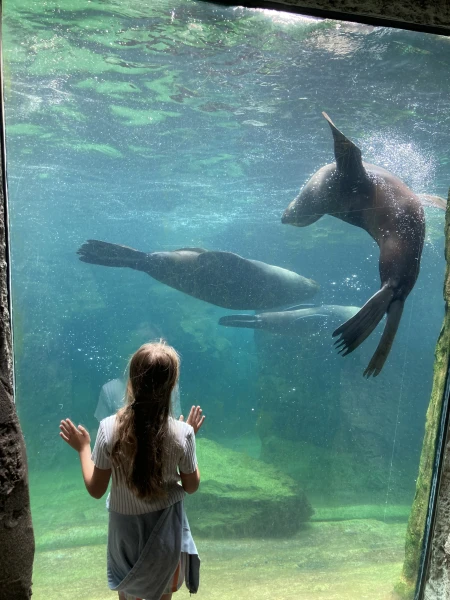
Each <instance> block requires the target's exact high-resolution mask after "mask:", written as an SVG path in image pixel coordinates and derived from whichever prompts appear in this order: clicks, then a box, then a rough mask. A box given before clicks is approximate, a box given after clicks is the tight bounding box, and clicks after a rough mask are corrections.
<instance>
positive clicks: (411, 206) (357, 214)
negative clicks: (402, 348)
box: [281, 113, 431, 377]
mask: <svg viewBox="0 0 450 600" xmlns="http://www.w3.org/2000/svg"><path fill="white" fill-rule="evenodd" d="M322 114H323V116H324V117H325V119H326V120H327V121H328V123H329V125H330V127H331V130H332V132H333V138H334V153H335V157H336V162H335V163H332V164H329V165H325V166H324V167H322V168H321V169H319V170H318V171H317V172H316V173H315V174H314V175H313V176H312V177H311V179H310V180H309V181H308V182H307V183H306V185H305V187H304V188H303V190H302V191H301V193H300V194H299V195H298V196H297V198H295V199H294V200H293V201H292V202H291V203H290V205H289V206H288V207H287V209H286V211H285V212H284V214H283V217H282V219H281V221H282V223H289V224H291V225H296V226H297V227H305V226H306V225H310V224H311V223H314V222H315V221H317V220H318V219H320V217H321V216H322V215H324V214H328V215H332V216H334V217H337V218H338V219H342V220H343V221H345V222H347V223H350V224H352V225H356V226H357V227H362V228H363V229H365V230H366V231H367V232H368V233H369V234H370V235H371V236H372V237H373V239H374V240H375V241H376V242H377V244H378V246H379V248H380V261H379V270H380V278H381V288H380V290H379V291H378V292H377V293H376V294H375V295H374V296H372V298H370V299H369V300H368V301H367V302H366V304H364V306H363V307H362V308H361V310H360V311H359V312H358V313H357V314H356V315H355V316H354V317H352V318H351V319H349V320H348V321H346V322H345V323H344V324H343V325H341V326H340V327H338V328H337V329H336V331H334V332H333V336H340V337H339V339H338V340H337V342H336V345H337V347H338V348H339V352H340V353H342V354H343V356H345V355H346V354H349V353H350V352H353V350H354V349H355V348H357V347H358V346H359V345H360V344H361V343H362V342H363V341H364V340H365V339H366V338H367V337H368V336H369V335H370V334H371V332H372V331H373V330H374V329H375V327H376V326H377V324H378V323H379V321H380V320H381V319H382V318H383V315H384V314H385V313H386V314H387V321H386V325H385V328H384V331H383V335H382V337H381V340H380V343H379V344H378V347H377V349H376V351H375V353H374V355H373V356H372V358H371V360H370V362H369V365H368V367H367V368H366V370H365V371H364V376H365V377H370V376H371V375H373V376H374V377H376V376H377V375H378V374H379V373H380V371H381V369H382V368H383V365H384V362H385V360H386V358H387V356H388V354H389V351H390V349H391V346H392V342H393V341H394V337H395V334H396V332H397V328H398V324H399V322H400V318H401V316H402V312H403V304H404V302H405V300H406V297H407V296H408V294H409V293H410V291H411V290H412V288H413V287H414V284H415V282H416V280H417V276H418V274H419V267H420V258H421V254H422V248H423V241H424V235H425V217H424V212H423V209H422V205H421V202H420V200H419V198H418V197H417V196H416V194H415V193H414V192H413V191H411V190H410V189H409V188H408V187H407V186H406V185H405V184H404V183H403V182H402V181H401V180H400V179H399V178H398V177H396V176H395V175H393V174H392V173H389V171H386V170H385V169H383V168H381V167H377V166H375V165H371V164H368V163H364V162H363V161H362V159H361V151H360V149H359V148H358V147H357V146H355V144H353V143H352V142H351V141H350V140H348V139H347V138H346V137H345V135H343V134H342V133H341V132H340V131H339V130H338V129H337V128H336V127H335V125H334V124H333V122H332V121H331V119H330V118H329V117H328V115H327V114H326V113H322ZM428 198H431V197H428Z"/></svg>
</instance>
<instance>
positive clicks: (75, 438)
mask: <svg viewBox="0 0 450 600" xmlns="http://www.w3.org/2000/svg"><path fill="white" fill-rule="evenodd" d="M59 428H60V429H61V431H60V433H59V435H60V436H61V437H62V439H63V440H64V441H65V442H67V443H68V444H69V446H71V447H72V448H73V449H74V450H76V451H77V452H81V451H82V450H83V449H84V448H85V447H86V446H90V445H91V437H90V435H89V432H88V430H87V429H85V428H84V427H83V426H82V425H78V427H75V425H74V424H73V423H72V421H71V420H70V419H63V420H62V421H61V424H60V426H59Z"/></svg>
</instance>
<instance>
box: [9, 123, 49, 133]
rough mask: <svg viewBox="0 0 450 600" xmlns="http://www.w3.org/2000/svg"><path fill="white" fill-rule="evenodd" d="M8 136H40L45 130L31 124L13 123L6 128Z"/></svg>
mask: <svg viewBox="0 0 450 600" xmlns="http://www.w3.org/2000/svg"><path fill="white" fill-rule="evenodd" d="M6 130H7V132H8V135H36V136H42V135H43V134H44V133H46V132H47V130H46V129H45V128H44V127H42V126H41V125H33V124H32V123H14V124H13V125H8V126H7V128H6Z"/></svg>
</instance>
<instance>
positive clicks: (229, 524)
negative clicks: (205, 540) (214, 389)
mask: <svg viewBox="0 0 450 600" xmlns="http://www.w3.org/2000/svg"><path fill="white" fill-rule="evenodd" d="M197 456H198V461H199V465H200V470H201V479H202V482H201V485H200V490H199V491H198V492H197V493H196V494H194V495H193V496H190V497H189V498H187V501H186V506H187V512H188V515H189V523H190V525H191V529H192V531H193V533H194V535H195V534H200V535H202V536H208V537H213V536H219V537H220V536H222V537H223V536H236V537H243V536H252V537H255V536H258V537H259V536H261V537H263V536H264V537H280V536H291V535H293V534H294V533H295V532H296V531H297V530H298V529H299V528H300V526H301V524H302V523H303V522H305V521H307V520H308V519H309V517H310V516H311V515H312V514H313V510H312V508H311V505H310V504H309V502H308V500H307V498H306V496H305V494H304V493H303V492H302V491H301V490H300V489H299V487H298V485H297V484H296V483H295V481H294V480H293V479H291V478H290V477H289V476H287V475H284V474H282V473H279V472H278V470H277V469H275V467H272V466H271V465H267V464H265V463H263V462H261V461H258V460H256V459H254V458H250V457H249V456H245V455H242V454H241V453H238V452H234V451H233V450H229V449H227V448H225V447H223V446H221V445H219V444H217V443H216V442H213V441H211V440H206V439H199V440H198V442H197Z"/></svg>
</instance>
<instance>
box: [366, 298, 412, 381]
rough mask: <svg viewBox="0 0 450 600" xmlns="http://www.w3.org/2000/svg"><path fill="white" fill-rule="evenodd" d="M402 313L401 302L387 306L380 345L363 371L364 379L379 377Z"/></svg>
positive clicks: (397, 301) (396, 301)
mask: <svg viewBox="0 0 450 600" xmlns="http://www.w3.org/2000/svg"><path fill="white" fill-rule="evenodd" d="M402 312H403V300H395V301H394V302H392V303H391V304H390V305H389V308H388V311H387V321H386V325H385V326H384V331H383V335H382V336H381V340H380V343H379V344H378V347H377V349H376V350H375V354H374V355H373V356H372V358H371V359H370V363H369V365H368V367H367V369H366V370H365V371H364V377H367V378H369V377H371V376H373V377H376V376H377V375H379V373H380V371H381V369H382V368H383V365H384V363H385V361H386V358H387V357H388V355H389V352H390V350H391V346H392V342H393V341H394V338H395V334H396V333H397V329H398V324H399V323H400V319H401V316H402Z"/></svg>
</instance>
